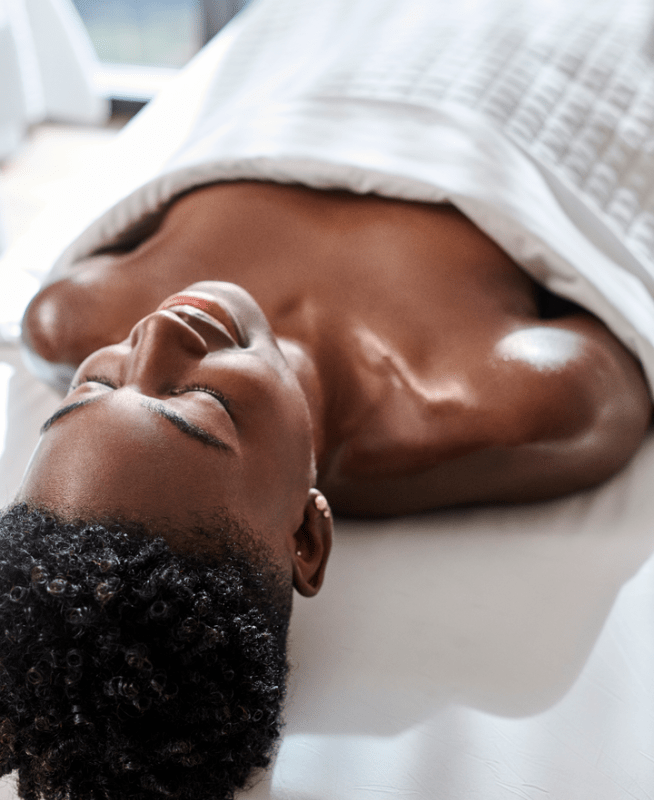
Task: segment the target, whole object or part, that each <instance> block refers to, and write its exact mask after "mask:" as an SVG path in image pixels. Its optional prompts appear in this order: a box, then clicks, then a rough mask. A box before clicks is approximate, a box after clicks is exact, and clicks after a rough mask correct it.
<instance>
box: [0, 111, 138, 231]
mask: <svg viewBox="0 0 654 800" xmlns="http://www.w3.org/2000/svg"><path fill="white" fill-rule="evenodd" d="M125 121H126V120H125V118H113V119H112V120H111V122H110V123H109V124H108V125H107V126H105V127H101V128H94V127H89V126H75V125H57V124H43V125H38V126H35V127H34V128H33V129H32V130H31V131H30V133H29V135H28V137H27V138H26V140H25V142H24V143H23V145H22V146H21V147H20V148H19V149H18V150H17V151H16V153H14V155H13V156H12V157H11V158H10V159H9V160H8V161H5V162H4V163H3V164H2V165H0V224H1V225H2V227H3V229H4V233H5V238H6V240H7V242H8V243H11V242H12V241H13V240H14V239H16V238H17V237H18V236H19V235H20V234H22V233H23V232H24V231H25V230H26V229H27V228H28V227H29V224H30V222H31V221H32V220H33V219H34V217H35V216H36V215H38V213H39V212H40V211H41V209H42V208H43V207H44V206H45V205H46V204H47V203H48V202H49V201H50V199H51V198H52V197H53V195H54V192H55V190H56V187H57V185H58V184H59V182H60V181H61V180H62V179H64V178H66V177H68V176H69V174H70V173H71V172H73V171H75V169H77V168H78V165H79V164H80V163H82V162H83V161H84V160H85V159H86V158H87V157H88V156H89V155H91V154H92V153H93V152H94V151H95V150H97V148H99V147H101V146H102V145H103V144H104V143H106V142H107V141H108V140H109V139H110V138H112V137H114V136H115V135H116V133H117V132H118V131H119V130H120V128H121V127H122V126H123V125H124V123H125Z"/></svg>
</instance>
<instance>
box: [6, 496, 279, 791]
mask: <svg viewBox="0 0 654 800" xmlns="http://www.w3.org/2000/svg"><path fill="white" fill-rule="evenodd" d="M234 525H235V523H233V522H230V521H229V520H228V519H226V518H221V529H220V532H221V534H223V536H222V537H221V539H222V540H227V541H229V540H230V539H233V538H237V537H230V536H229V535H224V534H226V533H227V534H228V533H229V531H230V530H232V532H234V531H233V526H234ZM230 526H231V527H230ZM239 531H240V529H239ZM246 533H247V532H246ZM291 596H292V586H291V584H290V580H289V581H288V582H287V583H285V582H284V580H282V578H281V577H280V576H279V575H278V574H277V573H276V571H275V569H274V568H273V567H271V566H267V565H263V566H262V565H260V564H258V565H257V566H254V565H253V563H252V559H251V558H248V557H247V554H246V553H245V552H243V551H239V550H238V549H237V548H236V546H235V545H229V544H226V545H224V546H223V547H222V549H221V554H220V557H219V558H218V557H216V556H211V555H210V554H208V553H207V552H203V553H202V554H200V555H197V554H193V555H190V554H185V555H183V554H180V553H178V552H173V551H172V550H171V548H170V547H169V546H168V544H167V543H166V540H165V539H164V538H163V537H162V536H161V535H157V534H154V533H153V531H151V530H146V529H145V528H144V527H143V526H141V525H139V524H138V523H128V522H125V521H122V520H121V521H113V522H112V521H110V520H106V519H102V520H95V521H93V520H92V521H82V520H72V521H62V520H61V519H58V518H57V517H56V515H55V514H53V513H48V512H46V511H44V510H43V509H35V508H30V507H28V506H27V505H25V504H19V505H15V506H14V507H12V508H9V509H6V510H5V511H4V512H3V513H2V515H1V516H0V639H1V640H2V645H1V649H0V767H1V768H2V769H1V770H0V773H1V774H3V775H4V774H6V773H8V772H10V771H13V770H17V772H18V793H19V795H20V797H22V798H24V800H38V798H46V800H100V799H101V798H102V799H103V800H119V798H120V800H122V798H125V797H129V798H131V800H161V798H180V800H186V799H187V798H188V800H191V798H193V800H197V798H198V797H213V798H216V800H219V799H222V798H232V797H233V796H234V792H235V791H236V790H237V789H241V788H245V787H247V786H248V785H250V783H251V781H252V778H253V774H254V773H255V772H256V770H258V769H260V768H265V767H267V766H269V764H270V761H271V758H272V756H273V754H274V751H275V744H276V742H277V740H278V738H279V734H280V728H281V709H282V704H283V700H284V696H285V690H286V678H287V674H288V663H287V660H286V638H287V632H288V622H289V617H290V611H291V603H292V599H291Z"/></svg>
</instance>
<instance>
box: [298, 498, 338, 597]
mask: <svg viewBox="0 0 654 800" xmlns="http://www.w3.org/2000/svg"><path fill="white" fill-rule="evenodd" d="M333 527H334V524H333V520H332V513H331V511H330V508H329V504H328V502H327V499H326V498H325V496H324V495H323V494H321V493H320V492H319V491H318V490H317V489H311V490H310V491H309V497H308V498H307V503H306V506H305V507H304V520H303V522H302V525H301V526H300V527H299V528H298V529H297V531H295V533H294V535H293V586H295V588H296V589H297V591H298V592H299V593H300V594H301V595H304V597H313V596H314V595H315V594H318V592H319V591H320V587H321V586H322V581H323V578H324V577H325V567H326V566H327V559H328V558H329V552H330V550H331V548H332V531H333Z"/></svg>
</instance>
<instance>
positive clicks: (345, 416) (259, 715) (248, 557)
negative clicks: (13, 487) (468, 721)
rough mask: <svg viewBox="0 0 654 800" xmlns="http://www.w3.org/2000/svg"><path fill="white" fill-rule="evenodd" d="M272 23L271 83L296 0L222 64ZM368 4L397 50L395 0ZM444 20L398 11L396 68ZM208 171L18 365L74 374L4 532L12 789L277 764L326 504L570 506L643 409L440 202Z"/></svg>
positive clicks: (111, 252) (575, 332) (188, 779)
mask: <svg viewBox="0 0 654 800" xmlns="http://www.w3.org/2000/svg"><path fill="white" fill-rule="evenodd" d="M348 2H349V0H348ZM349 4H350V5H351V3H349ZM282 5H283V6H284V8H285V9H286V12H287V22H286V24H287V25H288V30H287V31H286V33H284V31H283V30H278V31H277V33H276V34H275V35H276V36H277V37H278V40H277V41H276V42H273V43H272V44H270V45H269V46H270V47H271V48H273V47H275V48H278V50H279V52H280V56H279V58H280V59H281V63H282V65H283V61H284V56H283V55H282V54H281V53H283V52H286V51H285V50H284V48H283V47H282V44H281V42H282V40H283V38H284V36H285V35H288V36H291V33H292V32H293V31H294V30H296V29H298V30H299V29H301V28H302V26H303V25H305V24H306V22H307V20H306V15H307V14H313V13H314V9H313V7H312V10H311V12H309V11H306V10H305V6H304V5H302V4H299V3H298V4H296V3H295V2H290V0H287V1H286V2H284V3H281V4H280V3H274V2H265V1H264V2H261V3H259V5H258V6H257V5H255V6H253V7H252V8H251V9H249V10H248V12H246V13H247V14H249V16H245V17H244V18H243V19H242V21H241V23H240V27H237V28H235V34H234V37H233V39H232V42H231V44H230V45H229V47H231V48H232V49H231V50H230V49H229V48H228V49H227V50H226V51H224V52H226V53H227V55H224V54H223V55H222V56H220V58H223V59H224V60H226V61H228V60H229V57H231V55H230V54H233V53H234V52H235V51H237V49H238V47H241V48H242V50H243V52H244V53H246V54H247V52H248V50H247V48H248V47H249V44H248V43H249V41H250V40H249V39H248V36H249V35H250V34H251V32H252V31H255V33H256V29H257V25H261V26H263V27H264V28H265V26H266V24H267V16H266V15H267V14H275V13H277V10H278V9H279V7H280V6H282ZM341 5H343V4H341V3H339V2H332V3H331V4H330V3H325V6H324V9H323V11H322V12H321V13H323V14H325V15H326V16H325V19H324V20H323V23H324V26H325V29H327V30H328V31H329V25H333V26H334V29H333V30H331V31H330V36H331V38H332V43H333V44H332V46H333V47H337V45H338V42H339V41H340V39H339V36H338V33H339V29H338V26H339V25H341V24H345V23H344V22H343V23H341V19H342V18H343V15H342V13H341V12H343V8H341ZM357 5H358V6H359V7H360V8H359V10H360V12H361V16H360V18H359V22H358V23H356V24H359V25H361V28H362V31H364V32H365V35H366V36H367V37H368V41H371V40H372V41H375V38H374V36H375V35H376V36H377V40H378V41H379V53H381V54H382V55H384V53H386V50H385V49H384V48H387V49H388V46H390V45H389V42H393V43H395V44H396V43H397V37H396V34H395V31H396V30H397V28H396V26H394V25H393V24H391V23H392V21H393V17H394V16H397V15H398V14H399V15H400V16H402V15H407V14H408V12H407V7H406V4H400V6H401V8H400V7H397V8H396V7H395V5H396V4H393V3H390V2H389V3H386V4H382V5H381V6H380V4H379V2H377V0H375V3H368V2H364V0H361V1H360V2H359V3H358V4H357ZM437 5H438V4H433V3H431V2H430V3H424V4H423V3H420V2H414V3H413V4H412V7H414V8H413V10H414V12H415V13H414V15H413V16H411V15H408V16H402V19H403V20H405V21H406V19H411V20H415V25H416V27H415V30H414V39H415V42H417V43H418V45H420V47H418V46H415V45H414V46H413V47H410V46H409V43H410V42H411V41H412V39H411V37H410V36H407V46H406V59H407V64H408V65H409V66H411V61H412V59H414V60H415V59H417V58H419V57H420V54H421V53H423V55H424V53H425V52H427V53H429V52H431V51H430V48H429V46H428V45H429V40H430V37H432V39H433V38H434V37H435V38H438V36H439V35H440V27H439V26H440V25H441V24H442V23H441V21H440V20H439V15H438V14H436V13H435V11H434V6H437ZM570 5H571V4H570V3H569V2H568V3H566V9H568V10H569V8H570ZM572 5H573V6H574V4H572ZM448 7H449V6H448ZM521 7H525V8H526V4H525V5H524V6H521ZM503 8H505V6H503ZM380 9H381V11H383V12H384V13H383V14H381V13H380ZM493 9H494V6H492V7H490V8H486V13H487V16H488V20H489V22H488V25H490V24H491V23H492V24H493V25H496V24H499V23H497V20H496V19H495V17H494V16H493V13H494V12H493ZM577 11H578V9H577ZM448 13H454V12H448ZM556 13H559V15H560V16H561V19H562V20H563V22H562V24H564V23H565V24H566V25H567V24H568V22H567V20H568V18H567V17H566V16H565V14H566V13H568V11H561V10H560V11H558V12H556ZM330 14H331V15H332V16H329V15H330ZM366 15H368V17H369V19H368V18H367V17H366ZM502 20H503V21H502V25H505V26H509V25H513V26H514V28H515V27H516V26H518V27H519V26H520V25H524V26H527V27H526V28H525V30H527V32H529V31H531V30H532V27H533V26H534V24H535V23H534V19H533V18H532V17H529V16H527V17H521V16H520V14H516V15H513V16H511V22H510V23H508V22H506V20H505V18H504V17H502ZM382 23H383V24H382ZM450 23H451V19H450ZM350 24H351V25H353V26H354V29H351V30H350V33H353V31H354V32H356V24H355V21H352V20H350ZM579 24H580V25H581V22H579ZM375 25H377V29H375V28H374V26H375ZM371 26H372V27H371ZM384 26H385V27H384ZM530 26H531V27H530ZM641 26H642V23H641ZM312 30H313V28H312ZM511 30H513V29H511ZM533 30H537V31H540V30H541V29H540V28H538V27H535V28H533ZM480 31H481V32H480V36H482V38H483V39H484V41H488V40H489V39H492V37H488V36H484V30H483V26H482V28H480ZM487 32H488V30H486V33H487ZM341 33H342V32H341ZM449 35H450V37H452V36H453V34H451V33H450V34H449ZM252 36H254V34H252ZM362 36H363V33H362ZM370 37H372V39H371V38H370ZM385 37H386V38H385ZM253 40H254V41H256V42H258V45H257V46H258V47H259V48H261V47H263V46H264V45H262V44H261V41H260V40H258V39H256V36H254V39H253ZM218 41H220V37H219V40H218ZM452 41H453V42H454V44H453V46H456V42H455V41H454V39H453V40H452ZM525 41H526V44H524V45H523V47H524V48H525V52H527V51H528V49H529V47H530V46H531V44H530V42H531V40H530V39H529V37H528V36H526V38H525ZM425 42H426V43H427V44H425ZM423 45H424V47H423ZM534 46H535V45H534ZM421 47H422V49H421ZM280 48H281V50H280ZM264 56H265V53H264ZM264 56H262V58H264ZM264 61H265V58H264ZM382 61H383V59H382ZM220 63H223V64H224V61H223V62H220ZM266 63H269V62H266ZM421 63H423V67H422V73H421V74H423V75H424V73H425V70H428V69H433V70H437V69H438V68H439V66H438V64H437V63H436V59H435V58H434V64H433V65H432V67H427V66H425V65H424V62H421ZM238 64H240V65H241V67H239V68H242V61H239V62H238ZM251 68H252V67H251ZM330 68H331V67H327V66H325V67H324V69H325V70H328V69H330ZM243 69H244V68H243ZM334 69H335V67H334ZM361 69H362V70H363V69H364V68H363V67H361ZM225 70H226V68H225ZM394 70H395V67H394ZM393 74H394V75H395V76H396V78H397V71H396V70H395V71H394V72H393ZM411 74H413V75H414V78H413V80H418V78H416V77H415V76H416V74H417V73H415V72H414V73H411ZM377 75H379V72H378V73H377ZM305 77H306V76H305ZM400 77H401V76H400ZM639 79H642V76H641V77H640V78H639ZM221 80H224V81H225V82H226V83H229V85H230V87H233V82H232V81H230V75H229V72H228V70H227V71H226V72H225V75H224V76H223V78H221ZM378 80H381V79H380V78H378ZM407 80H408V79H407ZM570 80H571V81H573V78H570ZM244 81H245V79H244ZM280 85H281V84H280ZM407 85H408V84H407ZM231 90H232V91H237V89H233V88H232V89H231ZM271 91H273V90H271ZM279 91H281V89H280V90H279ZM307 91H308V89H307ZM525 91H526V90H525ZM376 97H377V100H376V102H377V104H378V106H379V107H380V108H382V109H383V102H382V100H380V99H379V98H380V97H382V93H381V92H378V93H377V95H376ZM350 100H351V98H350ZM225 102H227V101H225ZM260 102H264V101H263V100H261V101H260ZM334 102H336V101H334ZM429 102H432V101H429ZM436 102H437V101H436V100H434V101H433V104H436ZM461 102H462V101H461ZM389 103H390V101H389ZM424 103H425V104H427V105H428V101H427V100H425V101H424ZM416 108H417V111H416V109H415V108H413V109H412V107H411V106H409V105H408V104H406V105H405V106H403V112H402V113H405V114H407V115H411V114H412V113H414V111H415V112H416V114H417V116H418V117H420V115H421V114H422V116H423V117H424V119H425V120H426V122H425V125H426V124H427V122H429V125H431V124H432V122H430V120H429V118H428V116H425V114H424V108H422V109H421V108H418V107H417V106H416ZM148 113H149V112H148V110H147V109H146V111H145V112H144V115H143V119H144V120H146V119H147V117H146V115H147V114H148ZM244 113H245V112H244ZM366 113H368V111H366ZM369 113H376V112H375V111H374V110H373V111H370V112H369ZM479 113H481V112H479ZM135 124H140V123H139V122H138V121H137V123H135ZM143 124H144V125H145V123H143ZM199 124H200V123H199V122H198V125H199ZM486 124H487V125H488V126H489V128H491V129H492V126H495V128H496V133H493V134H492V135H493V136H495V135H497V136H499V135H500V134H501V130H502V129H501V124H500V123H499V122H497V120H493V119H492V118H491V117H488V120H487V122H486ZM144 130H145V131H147V127H144ZM335 130H336V129H335ZM248 131H250V133H251V128H248ZM337 133H338V135H340V136H342V137H344V138H345V139H347V137H348V136H349V135H350V131H348V129H347V126H343V125H341V126H340V128H338V130H337ZM258 135H261V136H262V137H263V138H264V139H265V137H266V136H267V134H266V133H265V131H263V132H262V131H261V130H259V134H258ZM352 135H354V134H352ZM429 135H431V134H429ZM489 135H491V134H489ZM143 139H145V136H144V137H143ZM218 140H219V137H218ZM234 141H235V140H234V139H233V137H232V139H230V142H231V144H229V143H228V144H225V145H224V146H225V152H226V153H227V154H228V155H230V153H229V152H228V151H229V147H236V148H238V142H236V144H235V143H234ZM382 144H383V143H382ZM396 144H397V143H396V142H394V141H390V143H386V144H385V145H384V146H385V147H387V151H388V153H389V154H390V155H389V157H390V156H392V155H393V153H394V148H395V146H396ZM321 146H322V147H324V148H325V149H326V151H328V150H329V148H330V147H331V145H330V144H329V142H328V141H327V139H326V140H325V142H323V143H321ZM371 146H372V145H371ZM143 147H144V148H147V143H145V144H143ZM516 147H517V146H516ZM334 148H335V149H337V148H336V145H334ZM221 154H222V151H221V150H217V151H216V152H215V153H213V154H212V158H213V159H214V161H215V160H216V158H218V159H220V157H221ZM326 155H329V153H328V152H326ZM327 160H329V159H327ZM495 166H496V165H495ZM189 174H191V172H189ZM197 174H198V173H197V170H196V171H195V172H193V173H192V178H190V179H189V181H190V184H189V185H188V186H186V187H185V188H184V189H183V190H182V191H178V192H177V193H176V194H174V195H173V196H170V197H168V198H164V200H162V201H161V202H160V203H159V210H158V211H157V213H156V214H154V213H153V214H150V215H149V216H147V217H146V218H145V219H141V220H140V221H139V224H138V225H132V226H131V227H130V226H129V225H125V226H124V230H123V232H122V234H120V235H117V236H114V237H113V241H111V242H104V243H103V244H100V245H98V246H97V247H91V248H90V249H89V252H88V253H87V254H86V255H85V256H83V257H79V258H76V259H75V260H73V261H72V262H71V263H70V264H68V265H66V266H65V268H63V269H62V270H60V272H59V276H58V279H57V280H55V281H54V282H51V283H49V285H47V286H45V287H44V288H43V289H42V290H41V291H40V292H39V294H37V295H36V297H35V298H34V299H33V301H32V303H31V304H30V306H29V307H28V309H27V312H26V314H25V318H24V324H23V340H24V344H25V346H26V348H27V350H28V351H29V358H30V362H31V363H32V364H34V365H36V366H37V368H40V369H41V370H42V373H43V374H44V375H46V374H48V375H50V376H51V375H52V374H55V373H57V372H58V373H59V374H69V373H68V372H66V371H67V370H69V371H74V377H73V379H72V383H71V385H70V387H69V388H68V390H67V394H66V397H65V399H63V400H62V402H61V405H60V407H59V409H58V410H57V411H56V412H55V414H54V415H53V416H52V417H51V418H50V419H49V420H47V421H46V422H45V424H44V425H43V428H42V437H41V439H40V442H39V445H38V447H37V449H36V451H35V453H34V455H33V457H32V460H31V461H30V464H29V466H28V469H27V471H26V474H25V477H24V480H23V483H22V485H21V487H20V490H19V492H18V495H17V497H16V498H15V503H14V505H13V506H12V507H11V508H9V509H7V510H6V511H5V513H4V516H3V517H2V554H1V558H2V570H1V577H0V583H1V585H2V600H1V601H0V602H1V608H2V612H1V613H2V620H1V622H2V630H4V631H5V645H4V647H3V656H2V680H1V681H0V709H1V713H0V718H2V723H1V724H0V730H1V731H2V735H1V737H0V745H1V749H0V760H1V762H2V769H3V772H5V773H6V772H9V771H11V770H17V771H18V780H19V784H18V788H19V793H20V795H21V797H23V798H25V800H32V798H34V799H36V798H38V797H45V798H63V797H66V798H71V800H78V798H79V799H84V800H86V799H87V798H89V799H91V798H94V799H95V798H107V799H108V800H113V798H119V797H122V796H129V797H131V798H143V800H145V799H146V798H147V799H148V800H152V799H153V798H159V797H162V798H163V797H166V798H170V797H172V798H196V797H197V796H211V797H215V798H231V797H232V796H233V793H234V792H235V791H236V790H237V789H240V788H243V787H245V786H247V785H248V784H249V782H251V781H252V780H253V779H254V778H255V777H256V774H257V770H258V769H259V768H265V767H267V766H268V765H269V764H270V759H271V756H272V754H273V753H274V747H275V743H276V741H277V739H278V736H279V733H280V726H281V710H282V704H283V700H284V694H285V681H286V675H287V663H286V636H287V630H288V623H289V616H290V613H291V605H292V590H293V588H295V590H296V591H298V592H299V593H300V594H301V595H304V596H312V595H314V594H316V593H317V592H318V590H319V589H320V587H321V584H322V582H323V577H324V574H325V569H326V565H327V559H328V556H329V552H330V546H331V535H332V513H337V514H343V515H355V516H359V517H382V516H389V515H399V514H410V513H413V512H421V511H426V510H430V509H438V508H441V507H444V506H451V505H455V504H473V503H497V502H500V503H522V502H528V501H535V500H543V499H546V498H552V497H557V496H560V495H563V494H566V493H569V492H574V491H577V490H581V489H585V488H587V487H591V486H595V485H597V484H599V483H600V482H602V481H604V480H606V479H607V478H609V477H610V476H611V475H613V474H615V473H616V472H617V471H619V470H620V469H621V468H622V467H623V465H625V464H626V463H627V461H628V460H629V459H630V458H631V456H632V455H633V454H634V452H635V451H636V450H637V448H638V447H639V444H640V443H641V441H642V439H643V437H644V435H645V432H646V429H647V426H648V423H649V420H650V414H651V401H650V397H649V393H648V389H647V384H646V381H645V378H644V375H643V372H642V370H641V366H640V364H639V362H638V361H637V360H636V358H635V357H634V356H633V355H632V353H631V352H630V351H628V350H627V348H626V347H625V346H624V345H623V344H622V343H621V342H620V341H619V340H618V339H617V338H616V337H615V336H614V335H613V334H612V333H611V332H610V331H609V329H608V328H607V327H606V326H605V324H604V323H603V322H602V321H600V319H598V318H597V317H596V316H594V315H593V314H591V313H589V312H588V311H585V310H584V309H583V308H581V307H580V306H579V305H576V304H574V303H571V302H568V301H565V300H562V299H561V298H558V297H555V296H554V295H552V294H550V293H549V292H548V291H546V290H545V289H544V288H543V287H541V286H539V285H538V284H537V283H536V282H535V281H534V280H533V279H532V277H530V276H529V274H528V273H527V272H526V271H525V269H524V268H523V266H519V265H518V264H517V263H516V261H515V260H514V259H513V258H512V257H511V255H509V253H508V252H507V250H506V249H505V248H502V247H500V246H499V245H498V244H497V243H496V242H495V241H494V240H493V239H492V238H491V237H490V236H489V235H487V234H486V233H485V232H483V231H482V230H481V228H480V227H479V226H478V225H476V224H475V223H473V222H472V221H471V219H470V218H469V217H468V216H466V215H464V214H463V213H462V212H461V211H460V210H459V209H458V208H457V207H456V206H455V205H453V204H450V203H447V202H440V203H436V202H432V203H429V202H421V201H418V200H410V199H406V198H401V199H398V198H393V197H389V196H386V197H381V196H380V193H374V192H372V193H367V194H362V193H357V191H355V190H354V189H352V190H348V189H347V187H340V188H337V189H336V188H334V189H329V190H327V189H315V188H309V186H308V185H300V184H301V183H302V181H301V180H298V181H296V182H295V184H292V185H289V181H288V180H286V181H285V182H284V183H282V182H279V181H277V180H274V179H272V178H271V179H268V180H266V179H265V177H260V178H259V179H258V180H251V179H247V178H248V176H247V174H245V175H243V176H241V178H238V176H237V177H234V178H232V179H230V180H222V181H219V182H216V181H215V180H210V181H208V182H205V183H203V182H202V181H199V180H198V178H197ZM153 179H154V178H153ZM306 183H308V181H305V184H306ZM144 185H145V184H144ZM505 188H506V187H505ZM509 188H510V187H509ZM500 189H501V187H500ZM500 189H498V191H500ZM501 190H502V191H504V189H501ZM387 194H388V193H387ZM596 219H597V220H598V223H597V224H602V223H601V216H600V215H599V214H598V215H597V217H596ZM48 365H49V366H48ZM48 370H50V371H49V372H48ZM53 370H54V372H53Z"/></svg>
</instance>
